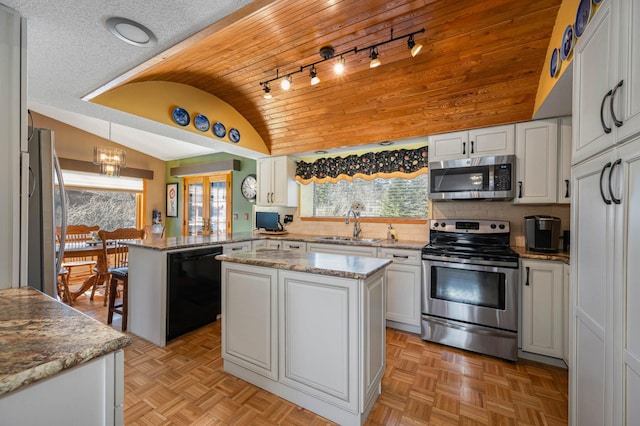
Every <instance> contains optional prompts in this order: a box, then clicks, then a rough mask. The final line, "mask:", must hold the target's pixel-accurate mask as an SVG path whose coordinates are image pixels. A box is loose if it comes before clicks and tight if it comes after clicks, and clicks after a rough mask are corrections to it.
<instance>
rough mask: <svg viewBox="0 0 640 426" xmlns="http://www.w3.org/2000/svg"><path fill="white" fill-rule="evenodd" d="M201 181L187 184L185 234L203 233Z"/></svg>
mask: <svg viewBox="0 0 640 426" xmlns="http://www.w3.org/2000/svg"><path fill="white" fill-rule="evenodd" d="M203 190H204V188H203V185H202V183H190V184H188V186H187V193H188V194H189V195H188V200H187V203H188V205H187V235H202V234H203V233H204V221H203V211H202V207H203V204H202V196H203Z"/></svg>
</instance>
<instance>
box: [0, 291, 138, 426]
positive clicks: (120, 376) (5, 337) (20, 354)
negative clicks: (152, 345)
mask: <svg viewBox="0 0 640 426" xmlns="http://www.w3.org/2000/svg"><path fill="white" fill-rule="evenodd" d="M131 341H132V340H131V337H129V336H127V335H125V334H122V333H120V332H117V331H116V330H114V329H112V328H111V327H107V326H106V325H104V324H101V323H100V322H98V321H96V320H94V319H93V318H89V317H88V316H86V315H84V314H82V313H80V312H78V311H76V310H75V309H73V308H71V307H69V306H67V305H65V304H63V303H60V302H58V301H57V300H54V299H52V298H51V297H49V296H47V295H44V294H42V293H40V292H39V291H36V290H34V289H31V288H10V289H3V290H0V419H1V420H0V423H2V424H8V425H18V424H20V425H29V424H34V425H35V424H47V425H71V424H76V425H80V424H84V425H89V424H92V425H97V424H102V425H121V424H123V413H124V412H123V403H124V354H123V351H122V348H124V347H126V346H128V345H129V344H131ZM34 407H37V408H34Z"/></svg>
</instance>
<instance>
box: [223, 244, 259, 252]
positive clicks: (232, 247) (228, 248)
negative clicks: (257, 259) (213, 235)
mask: <svg viewBox="0 0 640 426" xmlns="http://www.w3.org/2000/svg"><path fill="white" fill-rule="evenodd" d="M251 247H252V244H251V241H242V242H239V243H228V244H223V245H222V252H223V253H224V254H228V253H233V252H236V251H251Z"/></svg>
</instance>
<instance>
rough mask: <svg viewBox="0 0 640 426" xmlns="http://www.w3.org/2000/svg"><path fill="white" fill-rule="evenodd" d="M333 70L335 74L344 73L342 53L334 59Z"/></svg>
mask: <svg viewBox="0 0 640 426" xmlns="http://www.w3.org/2000/svg"><path fill="white" fill-rule="evenodd" d="M333 72H335V73H336V74H337V75H342V74H343V73H344V58H343V57H342V55H340V57H339V58H338V59H337V60H336V64H335V65H334V66H333Z"/></svg>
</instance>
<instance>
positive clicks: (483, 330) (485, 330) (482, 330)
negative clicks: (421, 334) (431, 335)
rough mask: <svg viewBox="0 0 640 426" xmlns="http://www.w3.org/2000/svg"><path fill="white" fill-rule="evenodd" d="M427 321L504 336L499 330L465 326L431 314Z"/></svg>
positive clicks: (479, 332)
mask: <svg viewBox="0 0 640 426" xmlns="http://www.w3.org/2000/svg"><path fill="white" fill-rule="evenodd" d="M428 318H429V319H428V321H429V322H432V323H434V324H438V325H441V326H444V327H449V328H455V329H456V330H462V331H473V332H474V333H475V334H482V335H485V336H496V337H504V335H505V333H504V332H501V331H491V330H487V329H486V328H484V327H483V328H480V327H474V326H473V325H469V326H465V325H462V324H460V323H459V322H457V321H456V322H453V321H444V320H441V319H438V318H434V317H432V316H429V317H428Z"/></svg>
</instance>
